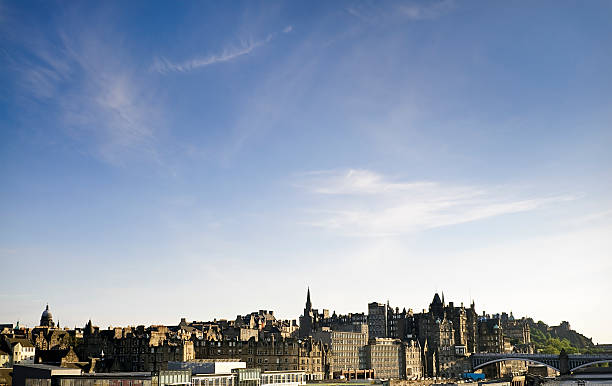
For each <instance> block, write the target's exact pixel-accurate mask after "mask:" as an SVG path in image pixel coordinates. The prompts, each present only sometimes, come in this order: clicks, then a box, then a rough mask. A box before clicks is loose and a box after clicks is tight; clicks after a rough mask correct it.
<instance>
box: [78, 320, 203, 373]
mask: <svg viewBox="0 0 612 386" xmlns="http://www.w3.org/2000/svg"><path fill="white" fill-rule="evenodd" d="M77 353H78V354H80V357H81V358H83V359H88V358H98V359H99V361H98V362H97V363H98V364H99V369H98V370H99V371H160V370H166V369H167V364H168V362H169V361H188V360H191V359H194V358H195V351H194V347H193V342H192V341H191V340H185V339H179V338H177V337H176V336H175V335H173V334H171V333H170V331H169V330H168V328H166V327H164V326H151V327H148V328H145V327H144V326H138V327H136V328H132V327H125V328H112V329H110V328H109V329H108V330H102V331H100V329H99V328H98V327H94V326H93V325H92V323H91V321H89V322H88V323H87V325H86V326H85V329H84V331H83V343H82V344H81V345H80V346H79V347H78V352H77Z"/></svg>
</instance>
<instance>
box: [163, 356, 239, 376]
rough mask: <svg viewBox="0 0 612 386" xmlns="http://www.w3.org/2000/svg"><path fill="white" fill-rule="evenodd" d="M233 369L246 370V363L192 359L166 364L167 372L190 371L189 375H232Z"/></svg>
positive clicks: (229, 360)
mask: <svg viewBox="0 0 612 386" xmlns="http://www.w3.org/2000/svg"><path fill="white" fill-rule="evenodd" d="M234 369H246V362H241V361H238V360H231V359H228V360H223V359H216V360H211V359H194V360H191V361H186V362H168V370H190V371H191V374H193V375H196V374H232V370H234Z"/></svg>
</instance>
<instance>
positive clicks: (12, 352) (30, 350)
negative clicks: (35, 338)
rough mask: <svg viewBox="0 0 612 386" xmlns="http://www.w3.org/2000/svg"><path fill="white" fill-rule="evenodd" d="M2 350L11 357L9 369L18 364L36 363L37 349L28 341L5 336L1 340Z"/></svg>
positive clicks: (0, 346)
mask: <svg viewBox="0 0 612 386" xmlns="http://www.w3.org/2000/svg"><path fill="white" fill-rule="evenodd" d="M0 350H2V351H4V352H5V353H6V354H8V356H9V366H8V367H12V366H14V365H16V364H25V363H34V356H35V354H36V349H35V348H34V345H33V344H32V342H30V341H29V340H28V339H25V338H10V337H7V336H4V337H2V338H0ZM0 361H1V360H0ZM4 366H6V365H4Z"/></svg>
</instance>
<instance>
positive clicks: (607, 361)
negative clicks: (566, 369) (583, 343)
mask: <svg viewBox="0 0 612 386" xmlns="http://www.w3.org/2000/svg"><path fill="white" fill-rule="evenodd" d="M598 363H612V358H611V359H603V360H600V361H594V362H588V363H583V364H581V365H580V366H576V367H574V368H573V369H570V371H574V370H578V369H581V368H583V367H588V366H591V365H596V364H598Z"/></svg>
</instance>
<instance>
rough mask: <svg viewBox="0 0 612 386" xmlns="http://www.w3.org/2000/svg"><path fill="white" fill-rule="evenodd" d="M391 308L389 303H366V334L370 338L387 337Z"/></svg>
mask: <svg viewBox="0 0 612 386" xmlns="http://www.w3.org/2000/svg"><path fill="white" fill-rule="evenodd" d="M390 312H392V310H391V309H390V307H389V303H388V302H387V304H383V303H376V302H372V303H369V304H368V334H369V336H370V338H387V337H389V328H388V327H389V325H388V323H389V313H390Z"/></svg>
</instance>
